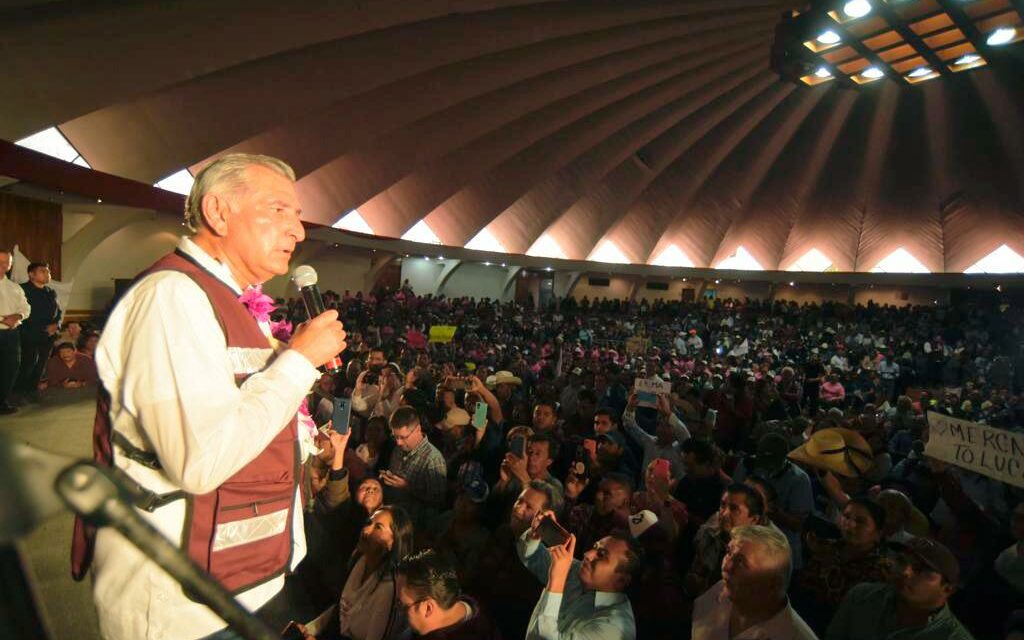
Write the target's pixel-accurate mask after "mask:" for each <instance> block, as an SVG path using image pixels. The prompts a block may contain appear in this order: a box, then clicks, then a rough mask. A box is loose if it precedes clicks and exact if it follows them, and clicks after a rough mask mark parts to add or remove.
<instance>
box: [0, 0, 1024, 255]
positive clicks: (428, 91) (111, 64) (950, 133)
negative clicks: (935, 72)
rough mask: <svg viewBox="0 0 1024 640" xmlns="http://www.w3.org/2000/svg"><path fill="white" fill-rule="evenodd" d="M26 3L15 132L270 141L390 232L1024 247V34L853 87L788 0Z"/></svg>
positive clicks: (97, 156) (124, 157)
mask: <svg viewBox="0 0 1024 640" xmlns="http://www.w3.org/2000/svg"><path fill="white" fill-rule="evenodd" d="M877 1H881V0H877ZM904 1H907V2H911V1H914V0H904ZM978 1H979V2H984V1H987V0H978ZM1006 1H1007V2H1009V0H1006ZM15 4H18V5H20V6H16V7H14V8H9V9H6V10H4V11H2V12H0V34H2V35H0V58H2V60H3V68H4V73H3V74H0V92H2V94H3V95H4V96H5V98H4V100H2V101H0V137H2V138H6V139H8V140H18V139H20V138H23V137H25V136H28V135H30V134H33V133H35V132H37V131H40V130H42V129H45V128H47V127H51V126H57V127H59V129H60V131H61V132H62V133H63V134H64V136H65V137H66V138H67V139H68V141H69V142H70V143H71V144H72V145H73V146H74V147H75V148H76V149H77V150H78V152H79V153H81V155H82V156H83V157H84V158H85V159H86V160H87V161H88V163H89V164H90V165H91V166H92V167H93V168H94V169H97V170H100V171H104V172H108V173H111V174H115V175H118V176H123V177H127V178H131V179H134V180H139V181H142V182H146V183H150V184H151V183H155V182H157V181H159V180H161V179H163V178H166V177H167V176H169V175H172V174H174V173H176V172H178V171H180V170H181V169H183V168H191V169H193V170H195V169H196V168H198V166H201V165H202V163H204V162H205V161H207V160H209V159H210V158H212V157H215V156H217V155H219V154H222V153H226V152H230V151H246V152H258V153H266V154H271V155H275V156H278V157H281V158H283V159H285V160H286V161H288V162H289V163H291V164H292V166H294V167H295V170H296V172H297V174H298V176H299V181H298V189H299V192H300V197H301V199H302V202H303V205H304V209H305V214H304V215H305V216H306V217H307V218H308V219H309V220H310V221H313V222H318V223H322V224H325V225H333V224H336V223H338V221H339V220H340V219H342V218H343V217H345V216H347V215H348V214H349V212H351V211H353V210H356V211H357V212H358V219H357V218H355V217H353V216H348V218H346V221H347V222H346V225H345V226H351V225H356V227H357V228H361V229H364V230H365V229H367V228H368V229H369V230H372V232H373V233H374V234H377V235H381V236H390V237H402V236H406V237H410V238H422V237H424V235H426V236H429V235H430V234H433V235H434V236H436V238H437V240H439V241H440V242H441V243H443V244H446V245H456V246H463V245H467V244H468V245H469V246H470V247H478V248H483V249H488V250H496V249H499V248H500V250H503V251H505V252H508V253H529V254H531V255H546V256H550V257H566V258H570V259H588V258H589V259H597V260H602V261H608V262H632V263H652V264H668V265H673V266H689V265H693V266H698V267H705V266H727V265H732V264H736V261H737V260H740V261H745V262H746V263H749V264H752V261H753V262H756V263H757V265H759V266H760V267H762V268H764V269H788V268H791V267H793V266H794V265H797V266H799V264H801V263H799V262H798V261H800V260H802V259H806V256H808V254H809V253H810V254H811V255H812V256H814V257H816V258H817V259H818V260H817V263H816V265H815V266H813V267H812V268H813V269H815V270H819V271H820V270H824V269H825V267H826V266H828V268H831V269H835V270H838V271H870V270H872V269H873V268H875V267H876V266H877V265H878V264H879V263H880V262H882V261H883V259H885V258H887V257H888V256H889V255H890V254H892V253H893V252H894V251H897V250H902V251H903V252H905V253H908V254H910V256H912V257H913V258H914V259H916V260H917V261H918V262H920V263H921V265H923V268H925V269H927V270H929V271H931V272H940V271H949V272H958V271H964V270H965V269H967V268H968V267H970V266H971V265H972V264H974V263H976V262H977V261H978V260H980V259H981V258H984V257H985V256H986V255H988V254H990V253H991V252H992V251H993V250H996V249H997V248H999V247H1001V246H1002V245H1007V247H1009V248H1010V249H1012V250H1013V251H1015V252H1017V253H1020V254H1024V224H1022V222H1024V219H1022V218H1024V206H1022V193H1021V184H1022V178H1024V82H1022V81H1024V73H1022V69H1024V64H1022V63H1021V60H1020V57H1019V55H1020V54H1019V51H1018V50H1019V49H1020V48H1022V47H1024V45H1020V46H1018V45H1011V46H1010V47H1008V48H1007V53H1006V54H1005V55H1003V56H1002V57H1000V58H999V59H998V60H996V59H992V60H991V61H990V62H991V64H989V65H988V66H987V67H984V68H981V69H977V70H972V71H970V72H964V73H958V74H950V75H943V76H942V77H939V78H937V79H935V80H931V81H929V82H924V83H921V84H919V85H914V86H908V85H905V84H903V83H901V82H899V81H897V80H888V79H887V80H882V81H879V82H874V83H872V84H870V85H865V86H863V87H860V88H859V89H848V88H843V87H841V86H840V84H839V83H836V82H832V83H825V84H822V85H818V86H814V87H807V86H803V85H801V84H799V83H794V82H789V81H784V80H781V79H780V78H779V76H778V75H777V74H776V73H775V72H774V71H773V70H772V69H771V68H770V65H769V58H770V50H771V46H772V41H773V37H774V31H775V27H776V25H777V24H778V22H779V20H780V16H781V15H782V14H783V12H784V11H788V10H792V9H794V8H798V7H799V5H797V4H794V3H786V2H769V1H756V0H713V1H710V0H709V1H699V0H692V1H672V2H669V1H663V2H656V1H632V2H626V1H614V2H612V1H608V2H604V1H597V0H591V1H580V2H561V1H548V2H544V1H538V0H532V1H529V2H527V1H516V0H504V1H503V0H478V1H461V2H460V1H458V0H445V1H442V0H415V1H410V0H376V1H374V2H356V1H349V2H342V1H330V2H328V1H314V0H304V1H303V2H299V3H287V2H279V1H273V2H270V1H263V0H244V1H242V0H218V1H217V2H208V1H202V2H200V1H194V0H187V1H181V2H174V3H168V2H139V3H133V4H131V5H127V4H122V3H110V2H56V1H55V2H32V1H23V2H20V3H15ZM1015 6H1016V5H1015ZM1017 10H1020V9H1019V7H1017ZM1014 48H1015V49H1014ZM1011 49H1013V50H1011ZM353 221H355V222H353ZM363 223H365V226H364V225H363ZM424 225H425V227H424ZM410 234H411V235H410ZM815 252H816V253H815ZM723 262H724V263H725V264H724V265H723ZM812 262H813V261H812ZM829 265H830V266H829Z"/></svg>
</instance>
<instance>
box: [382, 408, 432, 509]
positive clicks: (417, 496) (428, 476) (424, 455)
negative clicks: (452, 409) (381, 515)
mask: <svg viewBox="0 0 1024 640" xmlns="http://www.w3.org/2000/svg"><path fill="white" fill-rule="evenodd" d="M389 426H390V427H391V435H392V437H394V439H395V443H396V444H397V445H398V446H397V447H395V450H394V451H393V452H392V453H391V460H390V463H389V464H388V468H387V470H385V471H382V472H381V474H380V480H381V482H382V483H384V486H385V489H384V492H385V500H386V501H387V503H388V504H397V505H400V506H402V507H403V508H405V509H406V511H408V512H409V515H410V516H411V517H412V520H413V523H414V524H415V526H416V527H417V528H419V527H423V526H425V525H426V524H427V523H428V522H429V521H430V520H431V518H433V517H434V516H436V515H438V514H439V513H440V511H441V508H442V507H443V506H444V499H445V490H446V488H447V481H446V478H447V474H448V469H447V467H446V466H445V462H444V456H443V455H442V454H441V452H440V451H438V450H437V447H435V446H434V445H432V444H430V441H429V440H427V437H426V435H425V434H424V433H423V428H422V427H421V426H420V417H419V415H418V414H417V413H416V410H415V409H414V408H412V407H409V406H403V407H398V408H397V409H395V411H394V413H392V414H391V420H390V421H389Z"/></svg>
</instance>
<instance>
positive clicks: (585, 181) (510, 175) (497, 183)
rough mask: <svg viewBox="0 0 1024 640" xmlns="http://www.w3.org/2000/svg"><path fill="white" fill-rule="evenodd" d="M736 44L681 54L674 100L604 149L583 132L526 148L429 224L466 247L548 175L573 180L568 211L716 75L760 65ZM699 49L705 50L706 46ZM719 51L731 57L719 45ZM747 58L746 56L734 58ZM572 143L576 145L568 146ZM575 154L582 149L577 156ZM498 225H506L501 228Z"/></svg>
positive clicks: (566, 197)
mask: <svg viewBox="0 0 1024 640" xmlns="http://www.w3.org/2000/svg"><path fill="white" fill-rule="evenodd" d="M736 42H737V43H738V44H734V45H733V46H732V48H731V50H728V51H730V52H731V55H730V54H725V55H714V56H713V55H712V54H711V53H710V52H706V53H701V54H695V55H692V56H685V57H681V58H680V60H679V62H680V63H681V65H682V66H681V67H680V68H683V69H688V71H684V72H683V73H681V74H680V75H679V76H677V77H676V79H675V80H673V82H672V83H671V84H667V85H666V87H665V89H666V93H665V95H666V96H668V97H669V98H670V99H669V100H668V101H666V102H665V103H664V104H663V105H662V106H660V107H658V108H656V109H647V110H639V111H637V112H636V113H638V114H639V115H638V116H636V117H635V119H634V120H633V121H632V122H629V123H628V124H626V125H625V126H622V127H621V128H619V129H618V130H616V131H613V132H611V133H609V134H607V137H606V138H605V139H603V140H601V141H599V144H596V145H595V144H592V143H591V144H589V146H586V145H588V142H587V141H588V140H589V139H590V138H588V137H586V136H584V135H582V133H574V132H573V131H563V132H560V134H559V136H558V137H557V138H555V139H549V140H545V141H542V143H541V144H539V145H534V146H533V147H531V148H529V149H526V150H524V151H523V152H522V153H520V154H517V155H516V156H514V157H512V158H510V159H508V160H506V161H505V162H503V163H501V164H500V165H498V166H497V167H495V168H494V169H493V170H491V171H489V172H487V173H486V174H485V175H483V176H482V177H481V178H480V179H479V180H477V181H475V182H473V183H470V184H469V185H467V186H466V187H464V188H463V189H461V190H460V191H459V192H458V193H456V194H455V195H454V196H452V197H451V198H449V199H448V200H447V201H446V202H445V203H443V204H442V205H441V206H439V207H438V208H437V209H435V211H434V212H433V213H431V215H430V216H428V217H427V222H428V223H430V224H431V228H437V229H439V231H438V232H439V233H442V234H447V236H446V237H449V238H451V239H450V242H451V243H453V244H461V243H463V242H465V241H466V240H468V239H469V238H471V237H472V236H473V235H475V234H476V232H477V231H479V229H480V228H483V227H484V226H486V225H487V223H489V222H491V221H492V219H493V218H494V217H495V216H496V215H498V214H499V213H500V212H501V211H503V210H504V209H506V208H507V207H509V206H510V205H512V204H513V203H514V202H515V201H516V200H517V199H518V198H520V197H521V196H522V197H525V198H528V197H529V191H530V190H531V188H536V187H537V186H538V185H537V183H538V182H540V181H541V180H542V179H543V178H544V176H547V175H550V176H551V178H550V179H551V180H554V181H556V182H558V181H559V176H560V175H563V174H565V175H566V176H572V177H571V178H570V177H567V179H566V180H565V181H564V182H562V183H561V186H559V187H558V188H559V189H560V191H561V193H562V195H563V197H562V198H561V200H562V201H563V202H564V203H565V204H564V206H565V207H567V206H569V204H570V203H571V201H572V199H574V198H575V197H578V194H580V193H582V192H583V191H584V190H586V189H588V188H589V185H590V184H591V183H593V182H594V181H596V180H597V179H598V178H599V177H600V176H602V175H604V174H605V173H607V172H608V171H609V170H611V168H612V167H613V166H614V165H615V164H616V163H617V162H619V161H621V160H622V159H623V158H625V157H629V156H630V155H632V154H633V153H634V152H635V151H636V149H637V148H639V147H640V146H642V145H643V144H645V143H646V142H647V141H649V140H651V139H652V138H653V137H655V136H656V135H658V134H659V133H661V132H662V131H664V130H665V129H667V128H668V127H670V126H672V125H673V124H675V123H676V122H677V121H678V120H679V119H680V118H682V117H684V116H685V115H686V114H687V113H690V112H692V111H693V110H695V109H696V108H698V107H699V105H700V104H701V101H702V98H700V97H699V95H690V93H691V92H692V91H694V90H695V89H697V88H699V87H700V86H702V84H705V83H707V82H708V80H709V79H712V78H714V77H715V76H716V75H719V76H722V77H724V76H725V75H726V74H727V73H729V72H731V71H733V70H736V69H741V68H742V67H743V66H744V64H745V62H746V61H748V60H749V62H754V61H755V59H756V58H755V56H756V48H753V47H752V45H751V44H750V42H749V39H748V38H742V39H740V40H737V41H736ZM696 44H697V46H698V47H699V42H698V43H696ZM715 51H716V52H717V53H725V52H724V51H723V50H722V49H718V48H716V49H715ZM743 52H746V54H743ZM741 54H742V55H743V57H735V56H738V55H741ZM590 124H591V123H586V122H581V123H579V124H578V126H576V127H574V129H576V130H578V131H580V132H583V131H585V130H587V129H588V128H589V126H590ZM567 140H568V141H572V142H571V143H569V144H568V145H566V144H565V141H567ZM553 143H555V144H553ZM573 149H579V150H580V151H579V152H578V153H572V152H571V151H572V150H573ZM566 163H568V164H566ZM540 186H542V185H540ZM524 192H525V194H526V195H525V196H524ZM573 194H577V195H573ZM560 212H561V209H558V210H557V211H554V210H553V211H551V212H550V213H540V212H533V214H532V215H530V214H525V215H530V217H531V218H532V219H536V220H539V221H540V222H539V224H540V225H546V224H547V223H548V222H550V221H551V220H552V219H554V216H555V215H557V213H560ZM520 213H522V212H520ZM520 217H525V216H520ZM498 226H499V227H500V226H501V225H500V223H499V225H498ZM542 229H543V226H538V227H537V229H535V232H538V233H539V231H540V230H542ZM498 235H499V236H500V239H501V240H502V241H503V242H509V245H511V246H516V247H518V246H522V249H519V250H521V251H522V250H525V249H526V248H527V247H528V246H529V245H528V244H527V243H528V242H529V241H531V239H530V238H529V237H524V238H520V239H519V240H518V241H517V240H514V239H511V238H510V237H509V234H507V233H505V232H504V231H503V230H499V232H498ZM509 245H506V246H507V247H508V246H509ZM510 250H511V249H510Z"/></svg>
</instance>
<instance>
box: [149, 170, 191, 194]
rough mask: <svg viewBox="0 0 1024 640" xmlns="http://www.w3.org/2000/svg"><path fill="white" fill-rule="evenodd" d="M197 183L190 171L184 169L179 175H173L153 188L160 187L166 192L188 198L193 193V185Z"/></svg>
mask: <svg viewBox="0 0 1024 640" xmlns="http://www.w3.org/2000/svg"><path fill="white" fill-rule="evenodd" d="M195 181H196V179H195V178H193V177H192V174H191V173H189V172H188V169H182V170H181V171H179V172H177V173H172V174H171V175H169V176H167V177H166V178H164V179H163V180H161V181H160V182H157V183H156V184H154V185H153V186H154V187H159V188H161V189H163V190H164V191H173V192H174V193H180V194H181V195H183V196H187V195H188V194H189V193H191V192H192V184H193V183H195Z"/></svg>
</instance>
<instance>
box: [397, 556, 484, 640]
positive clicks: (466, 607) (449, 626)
mask: <svg viewBox="0 0 1024 640" xmlns="http://www.w3.org/2000/svg"><path fill="white" fill-rule="evenodd" d="M395 573H396V576H397V578H396V581H397V586H398V601H399V606H400V607H402V608H403V609H405V611H406V615H407V617H408V620H409V626H410V627H411V628H412V630H413V631H414V632H415V633H416V634H417V635H418V636H419V637H421V638H431V639H435V640H439V639H442V638H443V639H447V640H458V639H461V638H467V639H469V638H472V639H473V640H500V638H501V633H500V632H499V631H498V629H497V627H495V626H494V623H493V622H491V620H490V619H489V618H488V617H487V616H486V615H484V613H483V612H482V611H481V609H480V605H479V604H477V602H476V601H475V600H473V599H472V598H469V597H467V596H464V595H463V594H462V589H461V588H460V587H459V579H458V576H457V575H456V573H455V568H454V567H453V566H452V565H451V564H450V563H449V562H448V561H447V560H445V559H444V558H443V557H442V556H441V555H440V554H438V553H437V552H435V551H433V550H430V549H428V550H426V551H421V552H419V553H416V554H413V555H409V556H406V557H405V558H404V559H403V560H402V561H401V562H400V563H399V564H398V568H397V569H396V571H395Z"/></svg>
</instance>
